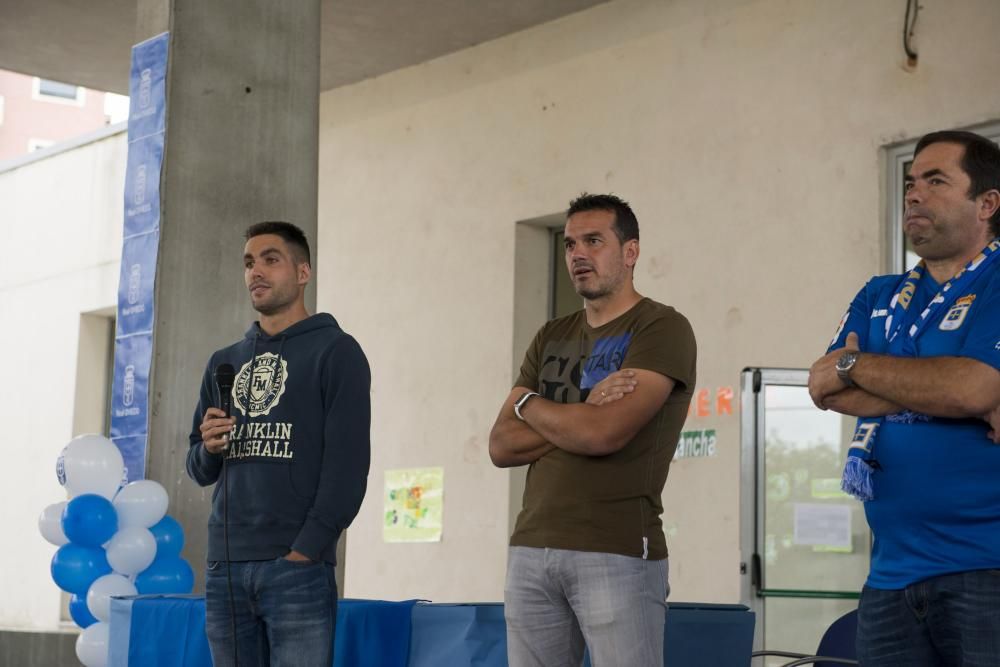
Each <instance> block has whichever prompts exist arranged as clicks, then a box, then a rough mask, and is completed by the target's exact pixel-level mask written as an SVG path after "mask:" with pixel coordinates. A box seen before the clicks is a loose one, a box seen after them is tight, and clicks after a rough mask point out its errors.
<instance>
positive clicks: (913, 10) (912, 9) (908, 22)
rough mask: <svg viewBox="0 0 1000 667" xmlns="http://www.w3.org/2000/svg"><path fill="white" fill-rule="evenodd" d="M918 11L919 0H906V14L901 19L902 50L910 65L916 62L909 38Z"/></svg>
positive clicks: (913, 28) (915, 53)
mask: <svg viewBox="0 0 1000 667" xmlns="http://www.w3.org/2000/svg"><path fill="white" fill-rule="evenodd" d="M919 12H920V3H919V0H906V16H905V17H904V19H903V50H904V51H906V59H907V64H909V65H910V66H911V67H913V66H915V65H916V64H917V52H916V51H915V50H914V49H913V45H912V44H911V43H910V40H911V39H913V32H914V30H915V28H916V25H917V14H918V13H919Z"/></svg>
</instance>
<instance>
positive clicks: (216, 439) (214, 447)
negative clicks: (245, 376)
mask: <svg viewBox="0 0 1000 667" xmlns="http://www.w3.org/2000/svg"><path fill="white" fill-rule="evenodd" d="M235 376H236V371H235V369H234V368H233V366H232V364H220V365H219V366H218V367H217V368H216V369H215V386H216V388H217V389H218V390H219V407H217V408H209V409H207V410H205V415H204V416H203V417H202V419H201V427H200V428H201V441H202V442H203V443H204V444H205V449H207V450H208V451H209V453H210V454H222V453H223V452H225V451H226V450H227V449H229V434H230V433H231V432H232V430H233V426H234V425H235V424H236V418H235V417H231V416H230V413H231V411H232V408H233V400H232V397H233V381H234V379H235Z"/></svg>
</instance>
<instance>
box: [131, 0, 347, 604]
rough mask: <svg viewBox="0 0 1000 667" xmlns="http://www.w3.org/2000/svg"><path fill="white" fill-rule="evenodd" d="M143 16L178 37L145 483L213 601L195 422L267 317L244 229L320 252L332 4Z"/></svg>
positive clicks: (161, 10) (172, 66)
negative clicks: (214, 366)
mask: <svg viewBox="0 0 1000 667" xmlns="http://www.w3.org/2000/svg"><path fill="white" fill-rule="evenodd" d="M137 17H138V18H137V21H138V26H137V35H136V42H139V41H142V40H145V39H148V38H149V37H152V36H154V35H156V34H159V33H161V32H163V31H165V30H169V31H170V52H169V69H168V75H167V76H168V78H167V107H166V109H167V111H166V136H165V148H164V160H163V171H162V174H161V181H160V187H161V189H160V192H161V219H160V248H159V260H158V265H157V274H156V312H155V323H154V334H153V336H154V337H153V341H154V342H153V345H154V347H153V350H154V351H153V362H152V368H151V371H150V418H149V440H148V445H147V447H148V449H147V468H146V475H147V477H148V478H149V479H154V480H156V481H158V482H160V483H161V484H163V485H164V487H165V488H166V489H167V491H168V492H169V494H170V512H171V514H172V515H173V516H174V517H176V518H177V520H178V521H180V523H181V524H182V525H183V526H184V531H185V537H186V542H187V543H186V546H185V548H184V553H183V556H184V557H185V558H187V559H188V561H189V562H190V563H191V565H192V567H194V569H195V572H196V586H195V589H196V591H203V590H204V564H205V551H206V542H207V539H206V538H207V534H206V524H207V520H208V514H209V511H210V506H211V495H212V489H211V488H206V489H202V488H200V487H198V486H197V485H196V484H194V483H193V482H192V481H191V480H190V479H188V477H187V475H186V473H185V471H184V461H185V456H186V455H187V451H188V433H189V431H190V427H191V415H192V411H193V409H194V407H195V404H196V402H197V399H198V388H199V386H200V382H201V374H202V372H203V370H204V367H205V363H206V361H207V360H208V357H209V355H210V354H211V353H212V352H213V351H214V350H216V349H218V348H220V347H223V346H225V345H228V344H230V343H232V342H234V341H236V340H238V339H239V338H240V337H242V335H243V332H244V331H245V330H246V328H247V327H248V326H249V324H250V322H252V321H253V320H254V319H256V314H255V313H254V311H253V310H252V309H251V308H250V305H249V297H248V295H247V291H246V288H245V286H244V284H243V266H242V257H243V238H242V234H243V231H244V230H245V229H246V227H247V226H248V225H250V224H252V223H254V222H258V221H261V220H287V221H289V222H293V223H295V224H296V225H299V226H300V227H301V228H302V229H303V230H304V231H305V233H306V236H307V237H308V238H309V240H310V242H311V243H312V245H313V247H314V248H315V246H316V202H317V178H318V176H317V154H318V136H317V135H318V114H319V56H320V54H319V34H320V0H282V2H258V3H246V2H243V0H212V2H205V1H204V0H139V1H138V12H137ZM314 257H315V254H314ZM314 268H315V267H314ZM313 285H315V278H314V280H313ZM315 304H316V297H315V288H314V287H312V288H310V291H309V292H308V293H307V306H308V307H309V309H310V311H311V312H312V311H314V310H315ZM338 570H342V568H338ZM338 574H339V572H338ZM341 588H342V586H341Z"/></svg>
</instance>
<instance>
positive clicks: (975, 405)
mask: <svg viewBox="0 0 1000 667" xmlns="http://www.w3.org/2000/svg"><path fill="white" fill-rule="evenodd" d="M857 349H858V337H857V335H856V334H854V333H853V332H852V333H850V334H848V335H847V339H846V342H845V344H844V347H842V348H839V349H836V350H831V351H830V352H828V353H827V354H825V355H823V356H822V357H820V358H819V359H818V360H816V363H814V364H813V365H812V368H811V369H810V370H809V394H810V396H812V399H813V402H814V403H815V404H816V406H817V407H819V408H821V409H823V410H833V411H835V412H840V413H842V414H846V415H853V416H855V417H882V416H885V415H890V414H894V413H896V412H901V411H903V410H912V411H913V412H919V413H922V414H926V415H931V416H933V417H945V418H952V419H961V418H969V417H973V418H974V417H980V418H982V419H985V420H986V421H988V422H990V425H991V427H992V428H993V431H992V432H991V433H992V435H991V437H993V439H994V441H995V442H997V441H998V440H1000V430H998V427H1000V371H998V370H997V369H995V368H993V367H992V366H990V365H988V364H985V363H983V362H981V361H978V360H976V359H972V358H970V357H927V358H912V357H895V356H890V355H882V354H871V353H862V354H861V355H860V357H859V358H858V361H857V363H856V364H855V365H854V368H853V369H852V371H851V380H853V382H854V383H855V385H856V386H855V387H847V385H846V384H845V383H844V382H843V381H842V380H841V379H840V377H839V376H838V375H837V370H836V363H837V360H838V359H839V358H840V356H841V355H842V354H843V353H844V352H846V351H849V350H857Z"/></svg>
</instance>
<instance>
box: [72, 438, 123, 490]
mask: <svg viewBox="0 0 1000 667" xmlns="http://www.w3.org/2000/svg"><path fill="white" fill-rule="evenodd" d="M124 469H125V461H124V459H122V453H121V452H120V451H118V447H117V446H116V445H115V443H113V442H111V441H110V440H108V439H107V438H105V437H104V436H103V435H81V436H78V437H76V438H73V439H72V440H70V441H69V444H68V445H66V447H65V448H64V449H63V451H62V454H60V455H59V460H58V461H57V462H56V475H57V476H58V477H59V483H60V484H62V485H63V486H65V487H66V491H68V492H69V495H70V496H78V495H80V494H82V493H96V494H97V495H99V496H104V497H105V498H107V499H108V500H111V499H112V498H114V496H115V492H116V491H118V487H119V485H120V484H121V481H122V474H123V473H122V471H123V470H124Z"/></svg>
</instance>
